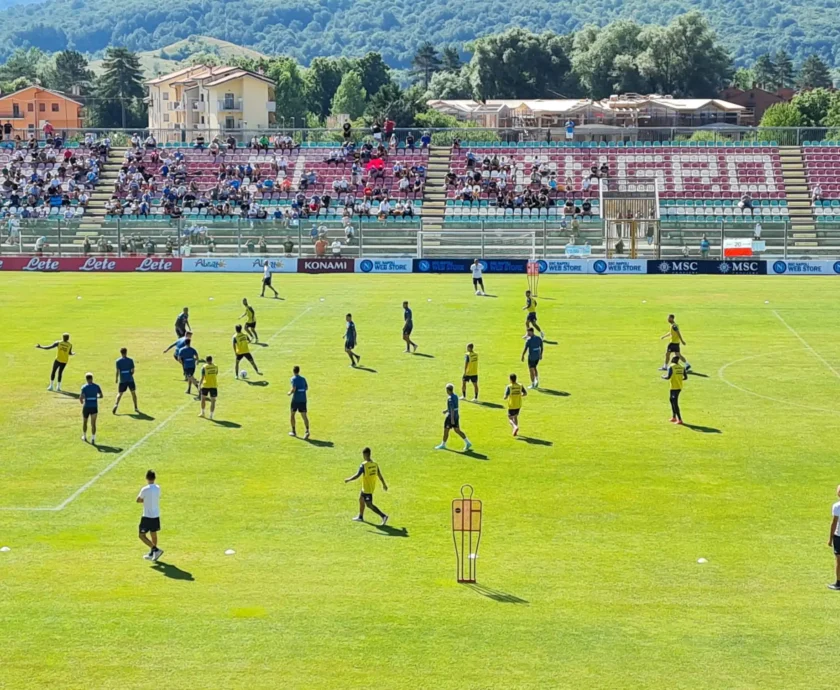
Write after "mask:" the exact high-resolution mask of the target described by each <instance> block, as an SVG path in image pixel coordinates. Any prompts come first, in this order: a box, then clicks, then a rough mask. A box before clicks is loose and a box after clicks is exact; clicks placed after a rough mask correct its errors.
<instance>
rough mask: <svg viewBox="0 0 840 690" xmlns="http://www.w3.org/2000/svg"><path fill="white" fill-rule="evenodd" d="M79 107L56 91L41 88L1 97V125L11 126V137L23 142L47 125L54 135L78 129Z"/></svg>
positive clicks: (37, 87) (31, 87)
mask: <svg viewBox="0 0 840 690" xmlns="http://www.w3.org/2000/svg"><path fill="white" fill-rule="evenodd" d="M82 107H83V105H82V103H80V102H79V101H77V100H74V99H72V98H70V97H69V96H66V95H64V94H63V93H60V92H58V91H51V90H50V89H44V88H41V87H40V86H27V87H26V88H25V89H21V90H20V91H15V92H14V93H10V94H7V95H5V96H0V125H5V124H6V123H8V124H10V125H11V126H12V130H13V134H12V135H13V136H17V135H20V136H21V138H23V139H26V138H27V137H28V136H29V134H31V133H35V132H40V131H42V130H43V129H44V125H46V124H47V123H48V122H49V123H50V124H51V125H52V126H53V128H55V130H56V132H60V131H68V130H74V129H81V128H82V127H83V126H84V123H83V120H82Z"/></svg>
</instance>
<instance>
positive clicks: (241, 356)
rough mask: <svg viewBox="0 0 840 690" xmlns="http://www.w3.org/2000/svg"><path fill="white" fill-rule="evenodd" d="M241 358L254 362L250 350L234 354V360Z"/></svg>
mask: <svg viewBox="0 0 840 690" xmlns="http://www.w3.org/2000/svg"><path fill="white" fill-rule="evenodd" d="M242 359H247V360H248V361H249V362H250V363H251V364H253V363H254V358H253V357H251V353H250V352H246V353H245V354H242V355H236V361H237V362H238V361H240V360H242Z"/></svg>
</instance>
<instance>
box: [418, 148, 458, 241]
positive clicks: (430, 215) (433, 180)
mask: <svg viewBox="0 0 840 690" xmlns="http://www.w3.org/2000/svg"><path fill="white" fill-rule="evenodd" d="M451 157H452V149H450V148H449V147H448V146H432V147H431V148H430V149H429V167H428V170H427V171H426V188H425V191H424V193H423V208H422V209H421V211H420V217H421V218H422V219H423V229H424V230H442V229H443V214H444V211H445V210H446V173H448V172H449V165H450V161H451Z"/></svg>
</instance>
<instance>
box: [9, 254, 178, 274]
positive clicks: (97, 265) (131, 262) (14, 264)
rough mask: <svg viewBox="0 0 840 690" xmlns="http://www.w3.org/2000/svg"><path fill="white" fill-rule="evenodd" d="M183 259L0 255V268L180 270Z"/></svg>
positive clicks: (116, 270)
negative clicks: (0, 256) (0, 257)
mask: <svg viewBox="0 0 840 690" xmlns="http://www.w3.org/2000/svg"><path fill="white" fill-rule="evenodd" d="M180 270H181V259H176V258H173V257H166V258H150V257H142V258H141V257H139V256H132V257H123V258H117V257H114V258H109V257H99V256H88V257H84V256H68V257H38V256H32V257H29V256H9V257H3V258H2V259H0V271H30V272H32V273H56V272H58V271H80V272H83V273H125V272H127V271H137V272H139V273H178V272H179V271H180Z"/></svg>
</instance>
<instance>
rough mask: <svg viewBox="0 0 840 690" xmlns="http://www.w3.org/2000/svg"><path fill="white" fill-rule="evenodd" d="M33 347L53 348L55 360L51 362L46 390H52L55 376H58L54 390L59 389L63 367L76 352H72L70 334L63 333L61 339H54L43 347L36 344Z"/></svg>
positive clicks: (41, 348) (40, 348)
mask: <svg viewBox="0 0 840 690" xmlns="http://www.w3.org/2000/svg"><path fill="white" fill-rule="evenodd" d="M35 347H37V348H38V349H39V350H52V349H55V351H56V352H55V361H54V362H53V366H52V371H51V372H50V385H49V386H47V390H48V391H51V390H53V384H54V383H55V379H56V376H58V383H57V384H56V386H55V390H57V391H60V390H61V379H62V377H63V376H64V367H66V366H67V362H69V361H70V358H71V357H72V356H73V355H75V354H76V353H75V352H73V343H71V342H70V334H69V333H64V334H63V335H62V336H61V340H56V341H55V342H54V343H53V344H52V345H47V346H46V347H45V346H43V345H41V344H38V345H36V346H35Z"/></svg>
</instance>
